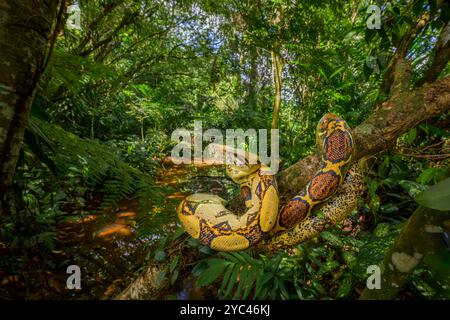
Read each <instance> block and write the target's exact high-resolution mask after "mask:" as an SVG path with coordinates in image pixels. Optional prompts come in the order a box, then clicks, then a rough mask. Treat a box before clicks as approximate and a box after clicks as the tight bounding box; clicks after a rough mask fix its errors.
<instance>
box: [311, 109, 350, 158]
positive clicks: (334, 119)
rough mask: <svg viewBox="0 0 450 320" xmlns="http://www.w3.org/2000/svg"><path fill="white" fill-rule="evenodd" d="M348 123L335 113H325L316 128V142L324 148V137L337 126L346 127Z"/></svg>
mask: <svg viewBox="0 0 450 320" xmlns="http://www.w3.org/2000/svg"><path fill="white" fill-rule="evenodd" d="M346 126H347V124H346V123H345V121H344V119H342V118H341V117H339V116H338V115H335V114H333V113H327V114H325V115H324V116H323V117H322V118H321V119H320V121H319V123H318V124H317V128H316V143H317V145H318V146H319V148H320V149H321V150H323V147H324V146H323V144H324V137H325V136H327V135H329V133H330V132H331V131H333V130H334V129H336V128H337V127H342V129H345V128H346Z"/></svg>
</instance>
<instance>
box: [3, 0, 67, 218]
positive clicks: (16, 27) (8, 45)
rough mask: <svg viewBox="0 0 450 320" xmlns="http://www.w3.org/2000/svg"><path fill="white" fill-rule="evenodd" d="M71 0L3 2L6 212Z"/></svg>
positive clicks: (5, 0) (4, 193) (4, 185)
mask: <svg viewBox="0 0 450 320" xmlns="http://www.w3.org/2000/svg"><path fill="white" fill-rule="evenodd" d="M64 4H65V1H64V0H60V1H49V0H48V1H44V0H35V1H9V0H0V56H1V57H2V58H1V59H0V107H1V112H0V176H1V177H2V179H0V194H1V195H2V199H1V200H2V204H3V205H2V208H1V209H2V210H1V211H3V210H5V209H7V207H6V202H5V201H6V200H5V197H6V196H7V194H8V193H9V192H10V190H11V186H12V182H13V178H14V172H15V168H16V164H17V160H18V157H19V152H20V148H21V146H22V141H23V136H24V133H25V129H26V127H27V122H28V116H29V114H30V111H31V105H32V101H33V97H34V93H35V91H36V86H37V83H38V81H39V78H40V76H41V75H42V73H43V72H44V70H45V67H46V64H47V62H48V59H49V56H50V53H51V51H52V48H53V43H54V41H55V38H56V36H57V30H58V26H59V25H60V22H61V21H62V17H63V12H64V8H65V6H64Z"/></svg>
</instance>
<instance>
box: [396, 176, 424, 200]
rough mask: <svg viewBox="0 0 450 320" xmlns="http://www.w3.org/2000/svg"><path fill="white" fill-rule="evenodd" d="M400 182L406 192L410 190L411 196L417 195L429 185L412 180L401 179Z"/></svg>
mask: <svg viewBox="0 0 450 320" xmlns="http://www.w3.org/2000/svg"><path fill="white" fill-rule="evenodd" d="M398 184H399V185H401V186H402V187H403V189H405V190H406V192H408V194H409V196H410V197H411V198H414V197H416V196H417V195H418V194H420V193H421V192H422V191H424V190H425V189H426V188H427V186H424V185H422V184H420V183H417V182H414V181H410V180H400V181H399V182H398Z"/></svg>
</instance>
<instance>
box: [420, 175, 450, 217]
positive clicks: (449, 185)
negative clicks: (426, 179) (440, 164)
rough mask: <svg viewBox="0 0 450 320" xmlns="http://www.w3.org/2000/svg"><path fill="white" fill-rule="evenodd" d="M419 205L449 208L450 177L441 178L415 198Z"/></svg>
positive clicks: (442, 208) (437, 208)
mask: <svg viewBox="0 0 450 320" xmlns="http://www.w3.org/2000/svg"><path fill="white" fill-rule="evenodd" d="M415 200H416V202H417V203H419V204H420V205H422V206H424V207H427V208H431V209H435V210H440V211H447V210H450V178H447V179H445V180H442V181H441V182H439V183H437V184H435V185H434V186H432V187H430V188H429V189H427V190H425V191H424V192H422V193H421V194H419V195H418V196H417V197H416V198H415Z"/></svg>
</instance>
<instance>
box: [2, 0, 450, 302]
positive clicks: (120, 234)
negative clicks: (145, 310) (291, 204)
mask: <svg viewBox="0 0 450 320" xmlns="http://www.w3.org/2000/svg"><path fill="white" fill-rule="evenodd" d="M69 5H75V7H76V8H78V9H79V12H80V14H81V16H80V17H81V19H80V26H79V28H73V26H72V27H71V25H70V24H67V23H66V22H65V21H66V20H67V19H71V17H69V14H67V13H64V14H63V16H62V22H61V23H60V27H59V28H57V29H56V30H57V34H56V37H55V40H54V43H53V44H52V52H51V55H50V58H49V61H48V64H47V66H46V68H45V72H44V73H43V74H42V76H41V77H40V79H39V81H38V83H37V89H36V91H35V93H34V97H33V101H32V109H31V112H30V115H29V121H28V124H27V127H26V131H25V135H24V139H23V144H22V146H21V151H20V155H19V158H18V161H17V165H16V170H15V176H14V183H13V188H12V190H13V195H14V196H13V197H12V198H9V200H8V201H9V202H8V210H5V212H4V213H3V214H2V215H1V219H0V223H1V225H0V255H1V259H0V283H1V286H0V298H3V299H14V298H26V299H39V298H66V299H80V298H85V299H108V298H112V297H114V296H115V295H117V294H118V293H120V292H121V291H122V290H124V289H125V288H126V287H127V286H128V285H130V284H131V283H132V282H133V280H134V279H135V278H136V277H137V276H138V275H139V274H140V273H141V272H142V271H143V270H145V269H146V268H147V266H148V265H157V266H159V267H160V272H159V273H158V275H157V282H158V285H160V286H161V290H159V292H158V294H156V295H155V296H154V297H156V298H169V299H183V298H249V299H357V298H358V297H359V296H360V295H361V293H362V292H363V291H364V289H365V287H366V280H367V277H368V276H369V275H370V274H368V273H367V267H368V266H370V265H380V266H381V264H382V262H383V259H384V258H385V255H386V254H388V252H389V250H390V248H391V247H392V246H393V245H394V244H395V243H396V239H397V238H398V237H399V235H400V234H401V232H402V230H403V228H404V227H405V225H406V223H407V221H408V219H409V218H410V217H411V215H412V214H413V213H414V212H415V211H416V209H417V208H418V206H419V203H420V205H422V206H423V207H425V208H432V209H436V210H438V211H436V212H437V213H436V214H442V215H444V214H447V221H446V222H444V224H443V227H441V229H439V230H438V231H437V233H438V236H439V237H440V238H439V239H440V240H439V241H441V242H440V243H441V247H438V248H434V249H433V250H430V252H428V253H427V254H425V255H424V256H423V257H422V259H421V260H420V262H419V263H418V265H417V266H416V268H414V270H412V271H411V272H410V273H409V276H408V278H407V279H406V280H405V282H404V284H403V285H402V287H401V288H400V289H399V292H397V293H396V295H395V296H394V297H392V298H400V299H449V298H450V253H449V252H450V251H449V250H450V249H449V248H450V240H449V234H450V216H448V210H450V206H449V199H450V193H449V190H450V188H449V187H448V186H449V184H448V181H449V180H448V179H449V178H448V177H449V176H450V167H449V158H450V138H449V136H450V132H449V130H448V129H449V127H450V126H449V124H450V119H449V117H448V112H449V111H448V109H449V108H448V107H447V108H444V109H443V110H442V112H441V113H440V114H437V115H435V116H433V117H431V118H429V119H426V120H425V121H423V122H421V123H420V124H417V123H416V124H414V125H413V126H411V127H410V128H408V130H407V132H406V133H403V134H402V135H400V136H399V137H398V139H397V140H396V143H395V144H393V145H386V148H385V150H383V151H381V152H378V153H376V154H375V155H370V156H369V157H368V158H367V159H366V162H365V163H366V172H365V184H366V187H367V192H365V193H364V196H363V197H362V198H361V200H360V204H359V207H358V209H357V210H355V211H354V212H352V213H351V214H350V215H349V217H348V218H347V219H346V220H345V221H344V222H343V223H342V224H340V225H337V226H334V227H332V228H331V229H329V230H327V231H325V232H322V233H321V234H320V235H319V236H317V237H315V238H314V239H311V240H309V241H307V242H304V243H301V244H298V246H297V247H295V248H292V249H289V250H281V251H280V252H277V253H273V254H268V253H267V254H266V253H261V252H256V251H254V250H252V249H250V250H247V251H245V252H238V253H219V252H216V251H213V250H211V249H210V248H208V247H206V246H203V245H201V244H200V243H199V242H198V241H196V240H195V239H192V238H190V237H189V236H188V235H187V234H186V233H185V232H184V230H183V229H182V228H181V227H180V224H179V221H178V218H177V216H176V206H177V205H178V203H179V202H180V200H181V199H182V198H183V197H184V196H186V195H189V194H190V193H193V192H214V193H215V194H218V195H220V196H222V197H224V198H225V199H228V200H229V201H230V202H232V201H238V200H236V199H238V195H239V188H238V186H237V185H236V184H234V183H233V182H232V181H231V180H230V179H229V178H227V176H226V174H225V172H224V170H223V168H221V167H201V166H195V165H185V166H174V165H173V164H172V163H171V162H170V161H168V160H167V159H168V157H170V154H171V150H172V148H173V146H174V145H175V144H176V143H175V142H174V141H171V134H172V132H173V131H174V130H176V129H178V128H186V129H188V130H193V128H194V121H195V120H201V121H202V126H203V128H204V130H206V129H208V128H216V129H218V130H220V131H221V132H223V133H224V135H225V132H226V130H227V129H237V128H242V129H244V130H246V129H250V128H254V129H270V128H279V130H280V159H281V163H280V171H282V170H284V169H286V168H288V167H289V166H291V165H293V164H294V163H296V162H297V161H299V160H301V159H302V158H304V157H305V156H308V155H311V154H312V153H313V152H314V151H315V148H316V146H315V139H316V137H315V128H316V124H317V122H318V120H319V119H320V118H321V117H322V115H324V114H325V113H329V112H331V113H336V114H338V115H340V116H342V117H343V118H344V119H346V121H347V122H348V123H349V125H350V126H351V127H356V126H358V125H359V124H361V123H362V122H363V121H364V120H366V119H367V118H368V117H369V116H370V115H371V114H372V113H373V112H374V110H378V109H380V108H381V107H382V106H383V103H384V102H386V101H387V100H388V99H389V98H390V96H391V95H392V90H390V85H391V84H392V82H395V80H393V79H394V78H396V79H397V76H396V72H397V71H398V70H397V69H395V65H396V62H397V61H398V60H399V58H402V59H405V60H406V61H407V62H408V66H409V67H408V68H409V69H408V71H406V73H407V74H408V79H409V84H408V85H407V86H406V87H405V88H404V89H403V90H404V92H406V91H408V90H413V89H414V88H416V87H419V86H422V85H423V84H424V83H428V84H429V83H432V82H433V81H439V80H440V79H445V78H447V77H449V76H450V66H449V64H448V61H449V59H450V40H449V38H450V26H449V20H450V7H449V4H448V3H447V2H445V1H437V0H393V1H360V0H354V1H353V0H352V1H350V0H349V1H335V0H331V1H329V0H327V1H321V0H314V1H313V0H301V1H300V0H296V1H288V0H260V1H250V0H240V1H236V0H226V1H211V0H89V1H88V0H78V1H75V2H73V1H72V2H71V1H69V2H67V3H65V6H66V7H67V6H69ZM370 5H379V8H380V10H381V11H380V12H381V16H380V18H381V21H380V26H381V27H380V28H379V29H376V28H374V29H370V28H368V25H367V19H368V18H369V17H370V14H371V11H369V14H368V11H367V9H368V7H369V6H370ZM64 12H66V10H64ZM394 69H395V70H397V71H394ZM433 72H434V73H433ZM428 84H425V86H427V85H428ZM447 92H450V88H448V90H447ZM446 97H447V101H446V102H445V101H444V104H445V103H446V104H447V106H448V105H450V100H448V95H447V96H446ZM0 105H1V103H0ZM402 116H403V117H408V115H402ZM386 125H388V124H386ZM2 132H3V131H0V134H2ZM439 183H440V184H439ZM434 185H436V186H434ZM431 186H433V187H431ZM299 187H301V186H299ZM430 187H431V188H430ZM427 189H428V192H427V193H423V191H425V190H427ZM230 205H233V204H230ZM187 253H188V254H187ZM73 264H76V265H79V266H80V267H81V270H82V289H81V290H80V291H73V290H67V289H66V288H65V285H66V278H67V276H68V275H67V273H66V268H67V267H68V266H69V265H73Z"/></svg>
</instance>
